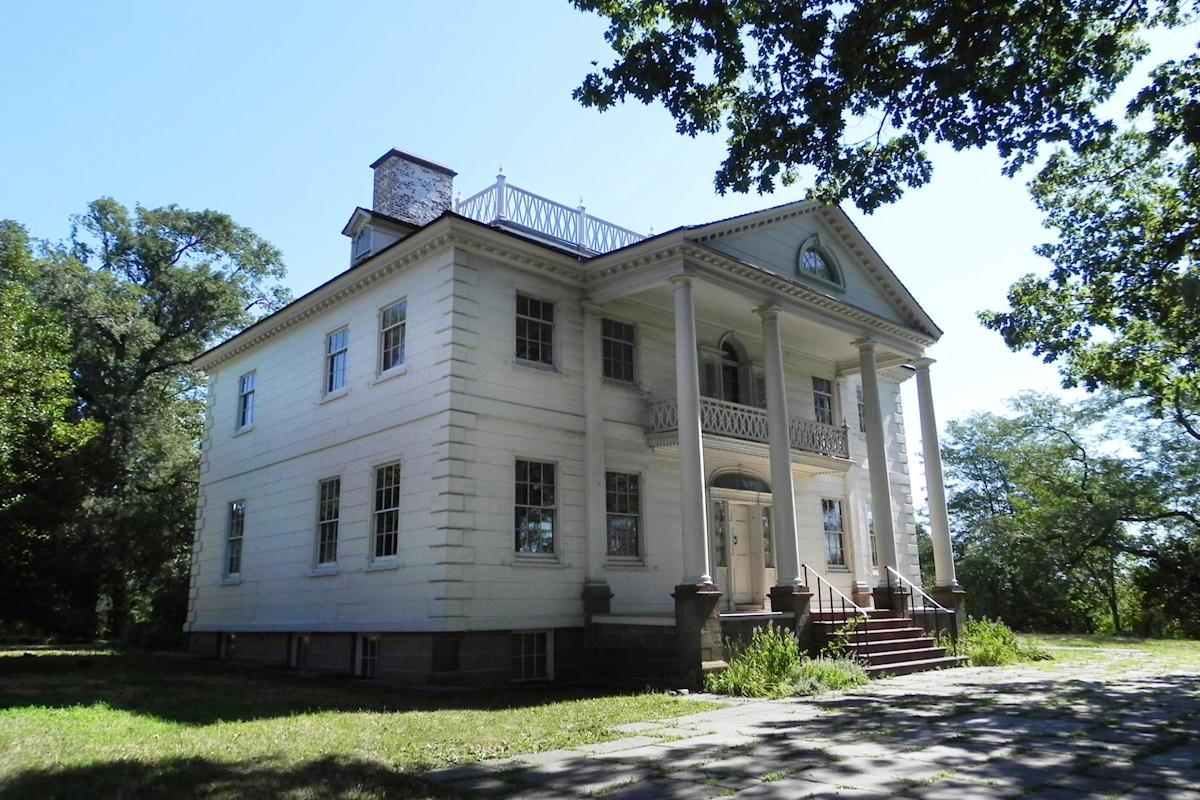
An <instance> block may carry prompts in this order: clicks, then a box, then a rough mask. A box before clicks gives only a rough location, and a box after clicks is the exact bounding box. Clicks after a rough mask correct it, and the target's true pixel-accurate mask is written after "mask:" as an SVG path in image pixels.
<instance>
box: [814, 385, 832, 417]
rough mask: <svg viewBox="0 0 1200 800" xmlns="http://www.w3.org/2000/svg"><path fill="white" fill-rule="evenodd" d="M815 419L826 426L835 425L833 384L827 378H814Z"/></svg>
mask: <svg viewBox="0 0 1200 800" xmlns="http://www.w3.org/2000/svg"><path fill="white" fill-rule="evenodd" d="M812 387H813V418H814V419H816V421H817V422H822V423H824V424H826V425H832V424H833V383H832V382H830V381H829V380H828V379H827V378H813V379H812Z"/></svg>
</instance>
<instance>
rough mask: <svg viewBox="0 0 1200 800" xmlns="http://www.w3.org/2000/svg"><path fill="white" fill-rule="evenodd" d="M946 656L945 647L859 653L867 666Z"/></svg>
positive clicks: (927, 659)
mask: <svg viewBox="0 0 1200 800" xmlns="http://www.w3.org/2000/svg"><path fill="white" fill-rule="evenodd" d="M945 655H946V648H944V647H920V648H915V649H913V650H868V651H867V652H866V653H865V654H863V653H861V652H860V653H859V657H860V658H865V659H866V661H867V664H869V665H871V666H875V665H876V664H893V665H894V664H900V663H913V662H920V661H931V660H934V659H938V658H944V657H945Z"/></svg>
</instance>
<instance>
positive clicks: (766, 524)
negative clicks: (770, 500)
mask: <svg viewBox="0 0 1200 800" xmlns="http://www.w3.org/2000/svg"><path fill="white" fill-rule="evenodd" d="M762 539H763V566H764V567H766V568H767V569H774V568H775V524H774V511H773V509H772V507H771V506H763V507H762Z"/></svg>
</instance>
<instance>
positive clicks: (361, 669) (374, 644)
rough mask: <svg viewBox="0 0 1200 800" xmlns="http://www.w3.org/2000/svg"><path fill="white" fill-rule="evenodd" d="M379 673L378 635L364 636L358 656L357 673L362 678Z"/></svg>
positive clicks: (371, 676)
mask: <svg viewBox="0 0 1200 800" xmlns="http://www.w3.org/2000/svg"><path fill="white" fill-rule="evenodd" d="M378 673H379V637H378V636H364V637H363V639H362V651H361V653H360V654H359V658H358V674H359V675H360V676H362V677H364V678H374V677H375V676H376V675H377V674H378Z"/></svg>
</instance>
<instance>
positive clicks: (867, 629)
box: [813, 619, 925, 638]
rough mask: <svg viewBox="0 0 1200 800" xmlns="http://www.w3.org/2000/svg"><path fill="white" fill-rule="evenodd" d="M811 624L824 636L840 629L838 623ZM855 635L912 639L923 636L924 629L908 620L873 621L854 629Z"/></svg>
mask: <svg viewBox="0 0 1200 800" xmlns="http://www.w3.org/2000/svg"><path fill="white" fill-rule="evenodd" d="M813 624H814V625H815V626H816V629H817V631H818V632H820V633H824V634H826V635H829V634H832V633H834V632H835V631H837V629H838V628H840V627H842V623H840V622H823V621H821V620H817V621H816V622H814V623H813ZM855 633H856V635H864V634H865V635H870V636H876V635H878V636H880V637H882V638H913V637H917V636H924V635H925V629H924V628H918V627H916V626H915V625H913V623H912V620H910V619H873V620H870V621H869V622H867V623H866V624H865V625H859V626H858V628H856V629H855ZM900 634H903V635H902V636H901V635H900Z"/></svg>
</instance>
